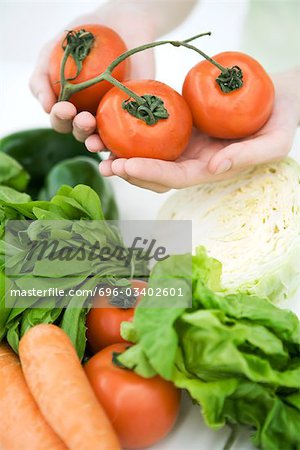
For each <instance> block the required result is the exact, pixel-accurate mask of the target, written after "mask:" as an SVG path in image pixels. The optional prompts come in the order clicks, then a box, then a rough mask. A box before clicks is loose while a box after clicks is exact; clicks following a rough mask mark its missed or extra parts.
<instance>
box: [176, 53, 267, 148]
mask: <svg viewBox="0 0 300 450" xmlns="http://www.w3.org/2000/svg"><path fill="white" fill-rule="evenodd" d="M213 60H214V61H216V62H217V63H218V64H221V66H223V67H224V68H236V69H240V70H241V73H242V77H240V80H238V82H242V83H241V87H238V88H237V89H233V90H231V87H232V84H231V86H230V83H234V80H233V81H232V80H230V77H229V78H228V81H227V84H226V81H225V87H227V92H223V91H222V89H221V87H220V85H219V84H218V82H217V81H216V80H217V78H218V76H219V75H220V74H221V72H220V69H219V68H218V67H216V66H215V65H214V64H213V63H211V62H210V61H207V60H205V61H201V62H200V63H199V64H197V65H196V66H194V67H193V68H192V69H191V70H190V71H189V73H188V74H187V76H186V78H185V81H184V84H183V90H182V95H183V97H184V98H185V100H186V101H187V103H188V105H189V107H190V108H191V111H192V115H193V121H194V125H195V126H196V127H197V128H198V129H199V130H200V131H202V132H203V133H205V134H208V135H209V136H212V137H215V138H223V139H238V138H244V137H247V136H250V135H252V134H254V133H256V132H257V131H258V130H259V129H260V128H261V127H262V126H263V125H264V124H265V123H266V122H267V120H268V119H269V117H270V115H271V112H272V108H273V103H274V86H273V82H272V80H271V78H270V77H269V75H268V74H267V73H266V71H265V70H264V68H263V67H262V66H261V65H260V64H259V63H258V62H257V61H256V60H255V59H253V58H251V57H250V56H248V55H246V54H244V53H240V52H223V53H220V54H218V55H216V56H214V57H213ZM239 75H240V73H239ZM225 78H226V77H225ZM230 90H231V91H230ZM228 91H230V92H228Z"/></svg>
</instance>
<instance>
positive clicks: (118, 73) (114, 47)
mask: <svg viewBox="0 0 300 450" xmlns="http://www.w3.org/2000/svg"><path fill="white" fill-rule="evenodd" d="M82 29H84V30H86V31H90V32H91V33H92V34H93V35H94V37H95V41H94V43H93V46H92V48H91V50H90V53H89V54H88V56H87V57H86V58H85V59H84V61H83V64H82V70H81V72H80V74H79V75H78V77H77V78H76V79H75V80H72V81H70V83H73V84H77V83H81V82H83V81H87V80H89V79H90V78H93V77H96V76H97V75H100V73H102V72H104V70H105V69H106V68H107V66H108V65H109V64H110V63H111V62H112V61H113V60H114V59H116V58H117V57H118V56H119V55H121V54H122V53H124V52H125V51H126V50H127V48H126V45H125V43H124V42H123V40H122V39H121V37H120V36H119V35H118V34H117V33H116V32H115V31H113V30H111V29H110V28H108V27H105V26H103V25H82V26H80V27H77V28H74V30H75V31H79V30H82ZM64 39H65V35H64V36H63V37H62V38H61V39H60V40H59V41H58V42H57V43H56V45H55V46H54V48H53V50H52V53H51V55H50V63H49V77H50V81H51V84H52V88H53V90H54V92H55V94H56V95H57V97H58V96H59V92H60V83H59V80H60V65H61V61H62V58H63V54H64V50H63V48H62V43H63V41H64ZM127 69H128V60H126V61H124V62H122V63H121V64H119V65H118V66H117V67H116V68H115V70H114V71H113V72H112V75H113V76H114V77H115V78H117V79H118V80H119V81H122V80H124V78H125V77H126V72H127ZM65 75H66V78H72V77H74V76H75V75H76V64H75V61H74V59H73V58H72V57H71V56H69V58H68V61H67V64H66V67H65ZM111 87H112V85H111V84H110V83H108V82H106V81H101V82H100V83H97V84H95V85H94V86H91V87H89V88H87V89H84V90H83V91H80V92H77V93H76V94H74V95H73V96H72V97H71V99H70V101H71V102H72V103H73V104H74V105H75V106H76V108H77V110H78V111H90V112H91V113H93V114H95V113H96V111H97V107H98V105H99V102H100V99H101V98H102V97H103V95H104V94H105V93H106V92H107V91H108V90H109V89H111Z"/></svg>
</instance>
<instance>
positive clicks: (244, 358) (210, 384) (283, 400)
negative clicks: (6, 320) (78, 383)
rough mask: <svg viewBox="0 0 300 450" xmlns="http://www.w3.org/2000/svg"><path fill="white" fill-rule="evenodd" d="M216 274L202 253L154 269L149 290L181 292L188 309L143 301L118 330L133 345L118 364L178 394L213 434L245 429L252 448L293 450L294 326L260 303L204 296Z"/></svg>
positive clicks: (298, 337) (297, 407) (298, 408)
mask: <svg viewBox="0 0 300 450" xmlns="http://www.w3.org/2000/svg"><path fill="white" fill-rule="evenodd" d="M191 258H192V265H193V271H192V280H191V274H190V270H189V268H190V261H191ZM177 267H182V276H181V277H178V276H176V275H175V274H176V273H177V272H176V270H177V269H176V268H177ZM185 268H186V269H185ZM220 268H221V265H220V263H219V262H218V261H216V260H213V259H211V258H208V257H207V255H206V253H205V251H204V249H203V248H199V249H198V250H197V252H196V255H195V256H193V257H191V255H179V256H171V257H170V258H169V259H168V260H166V261H163V262H159V263H158V264H157V265H156V266H155V268H154V270H153V271H152V273H151V276H150V279H149V286H150V287H153V288H155V287H156V286H160V287H162V285H164V287H171V286H174V285H176V286H182V292H185V293H186V298H185V300H186V305H188V303H189V299H190V295H192V297H193V307H192V308H188V307H187V308H183V307H178V306H177V307H176V305H174V304H173V301H174V299H173V298H168V297H166V298H159V299H155V298H153V297H147V296H146V297H145V298H144V299H143V300H142V301H141V303H140V305H139V307H138V308H137V309H136V311H135V316H134V321H133V323H132V322H128V323H125V324H123V325H122V327H123V328H122V336H123V338H125V339H127V340H129V341H132V342H134V343H135V345H134V346H133V347H131V348H130V349H128V350H127V351H126V352H125V353H123V354H122V355H121V356H118V361H119V362H120V363H122V364H123V365H125V366H126V367H128V368H131V369H132V370H134V371H135V372H136V373H137V374H140V375H142V376H143V377H146V378H148V377H150V378H151V377H153V376H155V375H157V374H159V375H160V376H161V377H163V378H165V379H166V380H169V381H172V382H173V383H174V384H175V386H177V387H179V388H181V389H186V390H187V391H188V392H189V394H190V396H191V397H192V399H193V400H194V401H195V402H197V403H199V404H200V406H201V409H202V413H203V416H204V419H205V422H206V423H207V425H208V426H209V427H211V428H213V429H219V428H221V427H222V426H224V425H225V424H228V425H230V426H232V427H235V426H236V425H239V424H241V425H247V426H250V427H251V428H252V429H253V434H252V440H253V443H254V445H256V446H257V447H258V448H261V449H263V450H282V449H283V448H285V449H293V448H295V449H296V448H299V446H300V436H299V432H298V427H299V421H300V392H299V382H300V364H299V361H300V351H299V348H300V323H299V320H298V319H297V317H296V315H294V314H293V313H292V312H290V311H288V310H282V309H279V308H277V307H275V306H274V305H272V304H271V303H270V302H269V301H268V300H267V299H265V298H259V297H256V296H249V295H246V294H239V293H237V294H231V295H227V296H221V295H218V294H217V293H215V292H214V290H212V289H218V288H219V287H220V284H219V283H220ZM172 273H173V274H174V278H173V279H172V278H171V274H172ZM218 285H219V286H218ZM181 301H182V299H181Z"/></svg>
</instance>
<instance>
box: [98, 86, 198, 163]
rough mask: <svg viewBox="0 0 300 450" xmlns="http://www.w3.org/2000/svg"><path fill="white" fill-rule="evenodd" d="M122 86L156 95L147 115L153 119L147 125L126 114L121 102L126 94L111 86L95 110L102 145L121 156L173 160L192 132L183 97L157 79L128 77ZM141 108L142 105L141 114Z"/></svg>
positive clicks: (187, 109) (136, 91)
mask: <svg viewBox="0 0 300 450" xmlns="http://www.w3.org/2000/svg"><path fill="white" fill-rule="evenodd" d="M124 85H125V87H127V88H129V89H131V90H132V91H134V92H135V93H136V94H137V95H139V96H141V97H143V96H147V97H148V98H149V97H156V99H154V101H153V104H152V112H151V114H152V113H153V115H154V116H155V115H156V118H157V121H156V122H155V123H154V124H152V125H148V124H147V123H146V122H145V121H143V120H141V119H140V118H138V117H135V116H133V115H132V114H130V113H129V112H128V110H125V109H124V104H126V102H128V101H129V99H128V94H127V93H126V92H123V91H122V90H120V89H118V88H113V89H111V90H110V91H109V92H108V93H107V94H106V95H105V96H104V97H103V99H102V100H101V102H100V105H99V108H98V111H97V127H98V132H99V134H100V137H101V140H102V141H103V143H104V145H105V146H106V148H107V149H109V150H111V151H112V152H113V153H114V155H116V156H118V157H122V158H133V157H143V158H156V159H163V160H167V161H173V160H176V159H177V158H178V157H179V156H180V155H181V153H182V152H183V150H184V149H185V147H186V146H187V144H188V142H189V139H190V136H191V132H192V116H191V112H190V110H189V108H188V106H187V104H186V102H185V100H184V99H183V97H182V96H181V95H180V94H178V92H176V91H175V90H174V89H172V88H171V87H169V86H167V85H166V84H164V83H161V82H159V81H154V80H137V81H133V80H131V81H128V82H126V83H124ZM161 101H162V102H163V106H164V108H165V109H166V110H167V116H165V117H164V118H161ZM154 102H156V103H155V104H154ZM155 105H157V108H156V107H155ZM144 109H145V108H144V107H143V106H142V107H141V114H143V112H144Z"/></svg>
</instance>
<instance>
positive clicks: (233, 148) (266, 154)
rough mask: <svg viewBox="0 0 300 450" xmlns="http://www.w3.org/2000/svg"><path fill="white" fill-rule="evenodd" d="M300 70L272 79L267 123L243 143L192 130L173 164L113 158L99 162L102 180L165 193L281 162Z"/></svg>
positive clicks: (297, 113)
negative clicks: (272, 101)
mask: <svg viewBox="0 0 300 450" xmlns="http://www.w3.org/2000/svg"><path fill="white" fill-rule="evenodd" d="M299 80H300V76H299V71H298V70H295V71H291V72H289V73H284V74H280V75H277V76H275V77H274V79H273V81H274V84H275V91H276V96H275V105H274V110H273V113H272V116H271V117H270V119H269V121H268V122H267V124H266V125H265V126H264V127H263V128H262V129H261V130H259V131H258V132H257V133H256V134H255V135H253V136H251V137H248V138H246V139H241V140H235V141H226V140H221V139H212V138H209V137H208V136H205V135H203V134H201V133H200V132H198V131H197V130H194V132H193V135H192V138H191V140H190V143H189V145H188V147H187V148H186V150H185V151H184V153H183V154H182V155H181V156H180V158H179V159H178V160H177V161H174V162H169V161H161V160H155V159H147V158H131V159H125V158H119V159H114V158H111V159H109V160H107V161H102V162H101V164H100V172H101V174H102V175H103V176H107V177H109V176H112V175H118V176H119V177H121V178H123V179H124V180H127V181H128V182H129V183H131V184H133V185H136V186H139V187H142V188H146V189H150V190H153V191H155V192H166V191H168V190H169V189H171V188H175V189H181V188H185V187H188V186H192V185H195V184H201V183H208V182H214V181H218V180H222V179H224V178H229V177H232V176H234V175H235V174H237V173H238V172H240V171H242V170H244V169H246V168H248V167H251V166H253V165H256V164H261V163H265V162H268V161H274V160H277V159H281V158H282V157H284V156H285V155H287V154H288V152H289V151H290V149H291V146H292V143H293V139H294V135H295V132H296V129H297V126H298V125H299V123H300V85H299ZM86 143H87V146H88V147H89V149H90V150H92V151H95V150H97V145H98V146H99V145H101V142H100V139H99V137H98V138H92V137H91V138H89V139H88V140H87V142H86Z"/></svg>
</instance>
